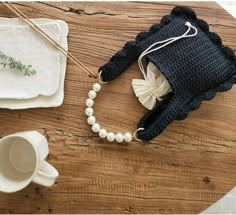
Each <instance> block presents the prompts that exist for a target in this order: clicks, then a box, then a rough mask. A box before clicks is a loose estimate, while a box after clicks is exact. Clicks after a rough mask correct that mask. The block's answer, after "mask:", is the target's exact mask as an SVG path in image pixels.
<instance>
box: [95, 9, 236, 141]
mask: <svg viewBox="0 0 236 215" xmlns="http://www.w3.org/2000/svg"><path fill="white" fill-rule="evenodd" d="M187 21H188V22H190V23H191V24H192V25H193V26H194V27H195V28H196V29H197V31H198V33H197V35H196V36H195V37H189V38H185V39H183V40H178V41H176V42H174V43H172V44H169V45H168V46H167V47H164V48H163V49H161V50H158V51H155V52H152V53H150V54H148V55H147V56H146V59H147V60H148V61H151V62H152V63H153V64H154V65H155V66H156V67H157V68H158V69H159V70H160V71H161V72H162V73H163V74H164V76H165V77H166V79H167V80H168V82H169V84H170V85H171V88H172V91H173V93H172V94H171V95H169V98H168V99H165V100H163V101H162V102H159V103H157V105H156V106H155V107H154V108H153V109H152V110H150V111H148V112H147V113H146V114H145V115H144V116H143V118H142V119H141V120H140V122H139V123H138V128H144V130H141V131H139V132H138V138H140V139H141V140H144V141H147V140H151V139H153V138H154V137H156V136H157V135H159V134H160V133H161V132H162V131H163V130H164V129H165V128H166V127H167V126H168V125H169V124H170V123H171V122H172V121H174V120H182V119H185V118H186V117H187V115H188V113H189V112H190V111H193V110H196V109H198V108H199V107H200V105H201V102H202V101H203V100H210V99H213V98H214V96H215V95H216V93H217V92H223V91H227V90H229V89H231V87H232V85H233V84H234V83H235V82H236V60H235V54H234V52H233V51H232V50H231V49H230V48H228V47H225V46H223V45H222V42H221V38H220V37H219V36H218V35H217V34H216V33H214V32H210V31H209V26H208V24H207V23H206V22H205V21H204V20H201V19H199V18H197V17H196V14H195V12H194V11H193V10H192V9H191V8H188V7H175V8H174V9H173V10H172V12H171V14H170V15H167V16H164V17H163V18H162V20H161V22H160V24H155V25H153V26H152V27H151V28H150V30H149V31H147V32H142V33H139V34H138V35H137V37H136V39H135V41H129V42H127V43H126V44H125V46H124V47H123V49H122V50H120V51H119V52H117V53H116V54H115V55H114V56H113V57H112V58H111V59H110V61H109V62H108V63H107V64H105V65H103V66H102V67H101V68H100V69H99V71H101V70H102V79H103V81H110V80H113V79H115V78H116V77H117V76H118V75H119V74H121V73H122V72H124V71H125V70H126V69H127V68H128V67H129V66H130V65H131V64H132V63H134V62H135V61H137V59H138V57H139V56H140V54H141V53H142V52H143V51H144V50H145V49H146V48H148V47H149V46H150V45H151V44H153V43H155V42H156V41H161V40H165V39H166V38H170V37H176V36H179V35H181V34H183V33H184V32H185V31H186V26H185V23H186V22H187Z"/></svg>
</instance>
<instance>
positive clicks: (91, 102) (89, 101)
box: [85, 99, 94, 107]
mask: <svg viewBox="0 0 236 215" xmlns="http://www.w3.org/2000/svg"><path fill="white" fill-rule="evenodd" d="M85 103H86V105H87V106H88V107H92V106H93V104H94V101H93V100H92V99H87V100H86V102H85Z"/></svg>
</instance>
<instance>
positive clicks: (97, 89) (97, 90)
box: [93, 83, 102, 92]
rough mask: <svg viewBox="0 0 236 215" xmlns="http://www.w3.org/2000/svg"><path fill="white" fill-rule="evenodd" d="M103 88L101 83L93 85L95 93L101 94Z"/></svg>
mask: <svg viewBox="0 0 236 215" xmlns="http://www.w3.org/2000/svg"><path fill="white" fill-rule="evenodd" d="M101 88H102V86H101V84H99V83H95V84H94V85H93V90H94V91H95V92H99V91H100V90H101Z"/></svg>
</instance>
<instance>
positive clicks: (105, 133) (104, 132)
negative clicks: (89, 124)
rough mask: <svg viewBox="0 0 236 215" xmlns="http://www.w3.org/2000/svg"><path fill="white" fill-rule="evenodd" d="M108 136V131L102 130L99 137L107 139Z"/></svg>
mask: <svg viewBox="0 0 236 215" xmlns="http://www.w3.org/2000/svg"><path fill="white" fill-rule="evenodd" d="M106 136H107V131H106V129H101V130H100V131H99V137H101V138H105V137H106Z"/></svg>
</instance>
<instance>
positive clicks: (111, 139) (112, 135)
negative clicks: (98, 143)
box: [107, 132, 116, 142]
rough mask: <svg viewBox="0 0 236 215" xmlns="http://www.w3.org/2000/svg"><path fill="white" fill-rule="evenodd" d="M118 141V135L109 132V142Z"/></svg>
mask: <svg viewBox="0 0 236 215" xmlns="http://www.w3.org/2000/svg"><path fill="white" fill-rule="evenodd" d="M115 139H116V135H115V134H114V133H113V132H109V133H108V134H107V140H108V141H109V142H112V141H114V140H115Z"/></svg>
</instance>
